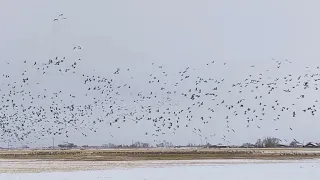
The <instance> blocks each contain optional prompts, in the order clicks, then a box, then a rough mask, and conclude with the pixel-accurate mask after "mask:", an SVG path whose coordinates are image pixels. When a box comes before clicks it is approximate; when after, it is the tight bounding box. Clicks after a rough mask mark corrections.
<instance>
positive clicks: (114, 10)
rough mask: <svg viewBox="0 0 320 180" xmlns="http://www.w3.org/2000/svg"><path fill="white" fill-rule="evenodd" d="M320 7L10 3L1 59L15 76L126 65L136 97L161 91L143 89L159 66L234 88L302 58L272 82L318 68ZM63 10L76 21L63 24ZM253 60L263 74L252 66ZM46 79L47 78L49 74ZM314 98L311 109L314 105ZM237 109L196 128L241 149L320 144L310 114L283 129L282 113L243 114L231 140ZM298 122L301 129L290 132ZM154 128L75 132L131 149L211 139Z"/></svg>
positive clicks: (252, 0)
mask: <svg viewBox="0 0 320 180" xmlns="http://www.w3.org/2000/svg"><path fill="white" fill-rule="evenodd" d="M319 5H320V2H318V1H315V0H314V1H312V0H310V1H298V0H282V1H276V0H268V1H256V0H243V1H237V0H230V1H229V0H227V1H215V0H212V1H205V0H197V1H191V0H161V1H156V0H135V1H130V0H108V1H105V0H95V1H84V0H68V1H65V0H55V1H53V0H51V1H43V0H29V1H23V0H3V1H1V3H0V23H1V28H0V39H1V41H0V51H1V53H0V61H1V64H5V62H11V63H12V64H13V65H11V66H10V68H11V69H8V67H7V66H2V67H0V68H1V70H2V72H4V71H6V72H7V71H8V72H10V73H13V74H14V73H15V72H17V73H20V72H21V69H22V68H23V66H22V63H21V62H22V61H23V60H28V61H38V62H41V61H43V62H47V61H48V59H49V58H53V57H55V56H67V57H70V58H78V57H81V58H82V59H83V62H81V65H79V67H78V70H77V73H78V74H79V75H80V74H82V73H86V74H90V73H93V71H94V70H95V73H97V74H99V75H102V76H103V75H105V76H108V75H107V74H108V73H109V74H110V72H113V71H114V70H115V69H116V68H117V67H120V68H130V69H132V73H134V76H135V77H137V78H136V79H135V80H131V83H133V84H135V85H136V86H134V88H135V87H136V89H135V90H136V91H140V89H141V90H144V89H147V88H151V89H152V87H144V83H142V80H143V78H145V77H146V76H148V75H149V74H150V73H155V72H154V70H153V69H151V68H150V67H151V66H150V64H151V63H152V62H154V63H156V64H159V65H163V66H164V68H165V69H166V71H168V73H169V74H170V76H171V77H172V78H176V76H177V73H176V72H178V71H181V70H183V69H184V68H186V67H188V66H190V67H191V68H194V69H195V70H194V71H193V72H192V74H193V75H194V76H204V77H212V78H215V79H222V78H225V79H226V81H227V82H226V83H225V84H226V85H225V89H224V90H225V91H227V88H230V87H231V84H232V83H234V82H237V81H239V80H244V78H245V77H246V76H248V74H249V73H259V72H262V71H263V70H266V68H268V67H272V68H274V67H275V66H272V65H271V64H272V63H274V62H271V61H272V60H271V59H272V58H274V59H276V60H284V59H285V58H286V59H289V60H290V61H292V62H293V63H292V64H290V65H287V66H286V68H282V69H281V70H278V71H274V73H272V74H271V75H272V76H273V77H277V76H278V75H279V76H281V77H283V76H284V75H285V74H288V73H291V74H295V73H296V74H299V73H300V74H301V73H302V72H303V70H304V67H305V66H310V67H314V66H316V65H317V64H319V59H320V53H319V50H318V48H319V46H318V44H319V42H320V34H319V32H320V24H319V17H320V12H319V11H318V7H319ZM60 13H63V14H64V17H67V19H66V20H65V21H61V20H60V21H58V22H54V21H53V19H55V18H57V17H58V15H59V14H60ZM77 45H81V46H82V51H81V52H79V53H78V54H76V55H75V54H74V52H73V51H72V48H73V47H74V46H77ZM213 60H214V61H216V62H218V63H220V64H221V65H222V64H223V62H226V63H227V69H223V68H220V67H222V66H219V67H215V68H212V69H205V68H206V66H205V64H206V63H208V62H211V61H213ZM252 64H254V65H255V66H256V68H249V67H250V65H252ZM37 78H39V80H40V79H42V80H43V81H46V80H45V78H44V77H37ZM46 78H49V79H51V80H52V81H51V82H49V83H48V84H47V85H46V87H48V88H54V87H56V86H64V85H65V87H66V88H70V91H77V89H78V88H81V86H80V85H79V86H78V85H77V77H70V78H69V79H68V78H62V79H60V80H57V79H55V77H46ZM72 78H76V79H72ZM79 78H80V76H79ZM122 78H123V79H122V81H123V82H125V81H126V79H128V77H126V76H124V77H122ZM66 79H68V80H69V81H67V80H66ZM78 80H79V79H78ZM169 80H170V79H169ZM70 82H72V83H74V84H72V83H70ZM79 82H80V80H79ZM146 82H147V81H146ZM61 84H64V85H61ZM78 84H79V83H78ZM67 85H69V86H67ZM139 88H140V89H139ZM72 89H73V90H72ZM30 90H31V91H36V88H35V87H30ZM298 94H299V93H298ZM311 95H313V97H312V98H315V97H318V96H319V95H318V94H317V93H314V94H311ZM222 96H224V97H220V98H221V99H226V100H229V101H230V102H236V101H237V100H238V99H239V98H241V97H239V96H238V97H232V96H228V94H227V93H225V94H222ZM241 96H243V97H247V96H252V95H251V94H250V93H247V94H242V95H241ZM232 98H233V99H232ZM271 98H273V99H279V98H280V99H281V98H282V100H283V101H285V102H291V100H292V101H293V99H296V96H286V97H283V96H282V95H281V93H280V94H278V95H274V96H269V97H268V98H266V100H270V99H271ZM312 98H311V99H309V101H308V100H306V101H305V102H304V104H305V105H306V106H308V105H309V104H308V103H310V101H311V100H312ZM213 104H216V102H213ZM252 105H254V103H252ZM179 106H183V104H180V105H179ZM301 106H302V107H303V105H301ZM195 113H196V112H195ZM197 113H198V115H199V114H201V113H204V111H203V112H202V111H201V110H200V111H199V112H197ZM228 113H230V112H224V111H223V110H221V111H219V112H217V113H216V115H214V118H215V119H214V120H211V122H210V123H209V124H207V125H206V126H203V124H201V122H200V121H199V120H194V121H193V126H194V127H199V126H201V128H203V129H204V132H203V134H204V136H209V135H210V134H216V136H215V137H212V138H209V139H208V140H207V141H208V142H210V143H220V142H222V143H223V141H222V140H221V138H222V136H223V135H226V136H227V139H228V141H230V142H231V143H234V144H241V143H243V142H247V141H254V140H255V139H257V138H259V137H264V136H277V137H280V138H286V139H288V140H289V141H290V140H292V138H296V139H298V140H301V141H318V139H317V137H319V133H320V130H319V127H320V123H319V121H317V117H316V116H315V117H312V116H309V115H305V114H303V113H302V115H300V116H298V118H296V119H295V120H292V118H290V114H289V115H287V116H283V117H282V118H281V122H277V123H275V122H274V121H272V118H271V117H272V116H273V115H276V114H270V113H271V112H270V113H269V114H270V117H269V118H270V119H268V118H266V119H265V120H264V121H263V122H259V123H260V124H258V125H260V126H261V127H262V128H261V129H257V128H246V123H245V122H246V121H245V119H243V117H238V118H234V119H233V120H232V122H231V124H232V126H233V128H234V129H236V130H237V133H234V134H232V133H226V132H225V124H224V120H222V118H224V117H225V115H226V114H228ZM300 114H301V113H300ZM198 121H199V122H198ZM289 126H290V127H293V128H294V131H290V130H288V128H287V127H289ZM255 127H256V126H255ZM278 127H279V128H281V127H282V129H283V130H281V131H277V132H275V131H274V128H278ZM148 128H152V124H150V123H148V122H143V121H142V122H141V123H139V124H137V125H135V124H133V123H126V124H123V125H122V127H121V128H120V129H118V128H110V127H108V126H107V125H105V126H104V125H101V126H100V128H99V130H98V132H97V133H89V136H88V137H87V138H84V137H82V136H80V135H79V134H78V133H74V134H73V135H72V136H70V137H69V138H68V141H72V142H75V143H78V144H91V145H93V144H97V145H99V144H102V143H109V142H112V143H131V141H132V140H134V141H135V140H141V141H146V142H153V140H154V139H156V140H158V141H160V140H167V141H171V142H173V143H177V144H186V143H200V142H201V141H202V142H203V143H204V142H205V141H206V140H205V139H204V138H201V137H199V136H197V135H195V134H194V133H192V131H191V130H190V129H189V130H188V129H185V128H184V129H183V128H182V129H180V130H178V131H177V132H176V134H172V133H171V134H170V133H168V134H167V135H164V136H161V137H157V138H154V137H152V136H145V132H146V129H148ZM110 135H113V137H111V136H110ZM51 138H52V136H48V139H47V140H43V141H41V142H40V141H39V142H37V145H39V146H42V145H50V143H51ZM56 139H57V140H56V141H57V142H62V141H64V140H67V139H66V138H64V137H56ZM0 145H1V144H0Z"/></svg>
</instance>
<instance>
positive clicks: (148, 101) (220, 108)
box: [0, 14, 320, 143]
mask: <svg viewBox="0 0 320 180" xmlns="http://www.w3.org/2000/svg"><path fill="white" fill-rule="evenodd" d="M65 19H67V18H65V17H64V15H63V14H60V15H59V16H58V18H56V19H54V21H57V22H58V21H60V20H65ZM70 51H73V52H74V53H75V54H77V52H78V51H83V48H82V47H81V46H78V45H77V46H74V47H71V48H70ZM83 61H85V60H83V59H82V57H80V56H79V57H77V55H75V57H73V58H67V57H53V58H50V59H48V60H46V62H35V61H32V60H23V61H22V62H21V64H22V65H23V67H24V69H23V70H22V71H21V72H20V73H19V74H12V72H10V71H8V72H5V71H3V72H2V76H1V78H2V79H1V89H0V99H1V107H0V137H1V138H2V139H3V140H8V139H10V141H17V142H23V141H26V140H27V139H28V138H29V137H37V139H41V138H46V137H48V136H51V137H52V136H58V135H63V136H66V137H68V136H69V133H70V131H72V130H74V131H76V132H79V133H81V134H82V135H83V136H87V133H86V132H87V130H90V131H93V132H96V131H98V130H99V126H100V125H101V124H104V125H108V126H110V127H111V128H121V126H122V125H123V124H125V123H133V124H139V123H143V122H147V123H149V124H150V125H151V127H150V128H147V129H144V130H142V131H144V132H143V134H144V135H145V136H153V137H158V136H162V135H166V134H175V133H176V132H177V131H178V130H181V129H182V130H184V131H185V130H190V131H192V133H194V134H195V135H197V136H199V137H201V138H204V139H206V140H207V139H209V138H212V137H215V136H218V135H217V134H216V133H215V132H209V134H208V133H204V132H203V129H204V128H205V127H211V126H212V124H215V123H219V124H224V125H225V126H224V130H223V131H224V133H223V134H221V136H220V137H218V138H220V139H221V141H222V142H224V143H228V142H229V141H228V138H227V137H228V134H230V133H233V134H234V133H241V132H239V131H238V130H237V127H238V126H234V123H235V122H238V124H243V125H244V127H245V128H256V129H261V128H263V127H262V125H259V122H262V121H269V122H271V123H272V122H278V121H281V119H282V118H289V117H290V118H293V119H294V118H297V117H298V116H300V115H301V114H302V113H305V114H307V113H308V114H309V115H310V116H315V115H316V114H317V112H318V111H319V110H320V109H319V104H318V103H319V102H318V100H313V102H312V103H311V105H309V106H306V107H302V108H301V109H299V108H298V104H300V102H299V101H303V100H304V99H306V98H307V96H308V94H309V93H310V92H307V90H311V91H318V90H319V89H318V81H320V69H319V67H316V68H314V69H312V68H310V67H306V71H305V72H304V73H303V74H299V73H295V74H293V73H292V74H285V75H283V76H278V77H273V76H274V75H275V73H274V72H273V70H277V69H285V68H287V67H286V66H288V65H290V64H291V63H292V62H290V61H289V60H286V59H285V60H283V61H277V60H272V62H273V64H274V66H273V67H271V68H269V69H264V70H261V72H257V71H256V72H255V73H252V74H248V76H247V77H246V78H245V79H243V80H242V81H239V82H235V83H230V84H227V81H228V79H225V78H222V77H221V78H217V77H219V76H216V77H208V75H206V76H202V75H200V74H201V73H198V72H200V71H197V70H196V69H194V68H193V67H185V68H183V69H182V70H181V71H179V72H177V73H175V74H174V75H172V74H170V73H169V72H168V70H167V69H166V67H165V66H163V65H158V64H156V63H151V64H150V68H149V69H151V71H152V74H149V75H148V78H147V80H146V81H145V84H144V85H143V87H142V88H141V86H139V87H137V86H135V84H134V83H132V82H133V81H135V80H136V78H135V77H134V73H131V69H130V68H117V69H115V70H114V72H112V73H110V74H108V75H97V74H96V73H92V74H84V73H81V72H78V65H79V64H81V63H82V62H83ZM5 65H7V66H10V63H5ZM5 65H3V66H2V67H5ZM203 68H210V69H214V68H217V69H221V68H228V64H227V63H226V62H218V61H211V62H208V63H206V64H204V66H203ZM248 68H256V67H255V66H254V65H251V66H250V67H248ZM6 69H10V68H6ZM201 70H202V69H201ZM121 75H123V77H126V78H127V79H128V81H126V80H125V79H123V77H122V76H121ZM49 76H50V77H52V76H54V77H55V78H57V80H56V81H54V80H46V78H48V77H49ZM39 77H40V79H39ZM66 77H74V78H76V79H80V83H81V85H80V84H79V85H77V84H76V82H68V83H67V85H59V82H60V80H61V79H66ZM177 77H178V78H177ZM41 78H42V79H43V80H41ZM48 81H49V84H45V85H43V84H42V83H45V82H46V83H48ZM138 81H141V80H140V79H138ZM65 86H69V87H70V86H71V87H79V88H81V90H80V89H77V91H73V92H70V91H69V90H68V89H64V87H65ZM226 88H229V89H226ZM29 89H30V90H29ZM148 89H150V90H148ZM277 93H278V94H279V93H283V94H284V95H285V96H286V97H289V98H290V101H289V100H281V98H277V96H275V95H274V94H277ZM296 94H298V95H297V96H296ZM295 96H296V97H295ZM292 97H294V98H292ZM308 104H310V102H308ZM303 116H304V115H303ZM286 129H287V130H289V131H294V128H293V127H291V126H288V127H286ZM273 130H274V131H281V130H283V129H281V128H279V127H275V128H274V129H273ZM285 141H288V140H286V139H285Z"/></svg>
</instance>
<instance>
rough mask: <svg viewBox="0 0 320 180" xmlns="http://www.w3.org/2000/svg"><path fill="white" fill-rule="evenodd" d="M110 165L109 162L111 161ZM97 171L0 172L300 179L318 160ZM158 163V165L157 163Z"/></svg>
mask: <svg viewBox="0 0 320 180" xmlns="http://www.w3.org/2000/svg"><path fill="white" fill-rule="evenodd" d="M111 164H112V162H111ZM137 164H144V165H143V166H139V165H137V166H130V167H129V166H128V167H125V168H124V167H121V164H117V166H114V168H113V169H109V170H101V171H78V172H52V173H13V174H12V173H11V174H5V173H3V174H0V179H4V180H17V179H19V180H42V179H46V180H57V179H59V180H98V179H99V180H100V179H111V180H171V179H172V180H176V179H185V180H191V179H192V180H193V179H194V180H199V179H201V180H209V179H210V180H212V179H223V180H235V179H237V180H251V179H252V180H253V179H257V178H258V179H259V180H270V179H273V180H277V179H279V180H286V179H288V180H301V179H309V178H314V179H318V178H319V177H320V160H301V161H300V160H295V161H263V160H256V161H255V160H220V161H219V160H212V161H210V160H206V161H199V160H197V161H178V162H177V161H172V162H169V161H167V162H160V161H152V162H138V163H137ZM159 164H162V165H161V166H159Z"/></svg>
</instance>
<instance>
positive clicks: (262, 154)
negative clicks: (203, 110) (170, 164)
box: [0, 148, 320, 161]
mask: <svg viewBox="0 0 320 180" xmlns="http://www.w3.org/2000/svg"><path fill="white" fill-rule="evenodd" d="M306 158H320V149H306V148H300V149H291V148H285V149H240V148H228V149H158V148H154V149H117V150H114V149H113V150H3V151H0V159H29V160H30V159H42V160H70V161H135V160H195V159H306Z"/></svg>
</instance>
